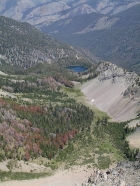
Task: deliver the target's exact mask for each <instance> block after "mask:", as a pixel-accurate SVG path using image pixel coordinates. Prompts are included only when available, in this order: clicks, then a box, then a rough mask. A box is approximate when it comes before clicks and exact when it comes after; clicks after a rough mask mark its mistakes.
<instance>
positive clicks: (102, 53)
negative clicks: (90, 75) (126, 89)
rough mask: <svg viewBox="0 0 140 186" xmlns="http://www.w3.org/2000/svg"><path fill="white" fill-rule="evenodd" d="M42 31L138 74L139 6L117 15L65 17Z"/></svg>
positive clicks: (139, 66) (139, 41)
mask: <svg viewBox="0 0 140 186" xmlns="http://www.w3.org/2000/svg"><path fill="white" fill-rule="evenodd" d="M42 30H43V31H44V32H47V33H50V34H51V35H52V36H53V37H56V38H58V39H60V40H62V41H64V42H67V43H69V44H71V45H74V46H77V47H82V48H85V49H86V50H89V51H90V52H91V53H92V54H93V55H95V56H97V57H98V58H100V59H103V60H106V61H110V62H112V63H115V64H117V65H119V66H121V67H123V68H127V69H129V70H134V71H136V72H138V73H140V37H139V36H140V5H137V6H133V7H132V8H130V9H127V10H125V11H123V12H121V13H118V14H116V15H103V14H99V13H91V14H86V15H79V16H75V17H71V18H66V19H63V20H59V21H57V22H54V23H53V24H51V25H49V26H44V27H42Z"/></svg>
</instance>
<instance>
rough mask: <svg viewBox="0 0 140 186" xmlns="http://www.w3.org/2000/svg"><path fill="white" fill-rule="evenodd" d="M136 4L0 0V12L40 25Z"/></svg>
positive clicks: (138, 0) (129, 0)
mask: <svg viewBox="0 0 140 186" xmlns="http://www.w3.org/2000/svg"><path fill="white" fill-rule="evenodd" d="M137 4H140V0H127V1H126V0H55V1H54V0H26V1H25V0H12V1H11V0H0V5H1V6H0V14H1V15H4V16H6V17H10V18H13V19H16V20H19V21H26V22H29V23H31V24H32V25H38V24H41V26H42V25H48V24H51V23H52V22H54V21H58V20H60V19H64V18H70V17H72V16H77V15H82V14H90V13H93V12H95V13H101V14H110V15H114V14H117V13H119V12H122V11H124V10H126V9H128V8H130V7H133V6H134V5H137Z"/></svg>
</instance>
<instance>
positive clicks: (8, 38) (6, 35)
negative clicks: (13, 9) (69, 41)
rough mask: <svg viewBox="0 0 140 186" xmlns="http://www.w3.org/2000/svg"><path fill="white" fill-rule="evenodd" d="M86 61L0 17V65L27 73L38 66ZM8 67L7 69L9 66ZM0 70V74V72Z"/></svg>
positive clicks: (24, 26)
mask: <svg viewBox="0 0 140 186" xmlns="http://www.w3.org/2000/svg"><path fill="white" fill-rule="evenodd" d="M60 61H61V62H62V61H63V63H65V62H66V63H65V64H66V65H67V64H68V63H72V61H74V62H76V61H77V62H80V61H86V59H85V58H84V57H83V55H82V54H81V53H80V52H78V51H77V50H75V49H74V48H72V47H69V46H67V45H65V44H63V43H61V42H59V41H57V40H56V39H53V38H52V37H50V36H48V35H45V34H43V33H41V32H40V31H38V30H37V29H36V28H34V27H33V26H31V25H30V24H28V23H20V22H18V21H15V20H12V19H9V18H6V17H3V16H1V17H0V64H1V65H2V68H3V66H5V67H7V68H11V69H13V68H14V67H16V68H17V69H18V68H22V69H26V68H29V67H31V66H34V65H36V64H38V63H47V64H50V63H53V62H60ZM8 64H9V65H11V67H9V65H8ZM2 68H1V70H2Z"/></svg>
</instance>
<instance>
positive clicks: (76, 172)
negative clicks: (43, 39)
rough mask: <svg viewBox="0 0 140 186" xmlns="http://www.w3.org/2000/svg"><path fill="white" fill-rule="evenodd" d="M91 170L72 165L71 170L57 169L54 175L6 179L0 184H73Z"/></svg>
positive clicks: (52, 185) (81, 181)
mask: <svg viewBox="0 0 140 186" xmlns="http://www.w3.org/2000/svg"><path fill="white" fill-rule="evenodd" d="M92 172H93V170H92V169H86V168H85V167H81V168H80V167H74V169H71V170H63V171H62V170H59V171H57V172H56V173H55V174H54V175H52V176H49V177H46V178H42V179H34V180H25V181H8V182H3V183H0V185H1V186H74V185H75V184H77V183H79V184H82V183H83V182H85V180H87V179H88V176H89V175H90V174H91V173H92Z"/></svg>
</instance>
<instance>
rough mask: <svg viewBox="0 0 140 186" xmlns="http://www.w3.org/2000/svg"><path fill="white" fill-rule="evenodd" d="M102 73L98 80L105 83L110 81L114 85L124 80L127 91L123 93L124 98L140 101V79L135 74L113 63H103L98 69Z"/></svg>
mask: <svg viewBox="0 0 140 186" xmlns="http://www.w3.org/2000/svg"><path fill="white" fill-rule="evenodd" d="M97 71H99V72H100V74H99V76H98V79H99V80H100V81H105V80H107V79H110V80H111V81H112V83H115V82H119V81H120V80H121V78H122V79H123V80H124V84H125V85H126V87H127V88H126V90H125V91H124V92H122V94H123V97H124V98H128V97H129V98H131V99H140V77H139V76H138V75H137V74H136V73H134V72H127V71H126V70H124V69H122V68H119V67H117V66H116V65H114V64H112V63H107V62H105V63H101V64H100V65H99V67H98V68H97Z"/></svg>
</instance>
